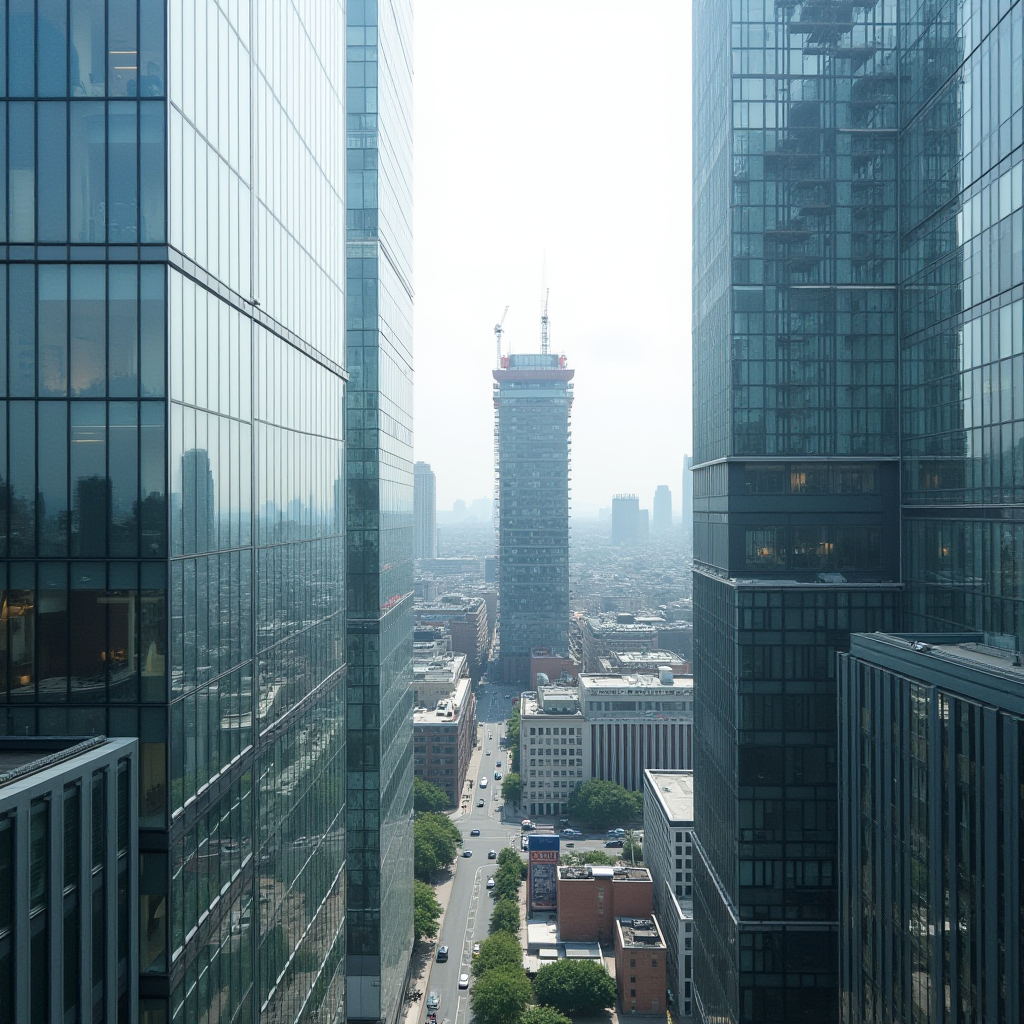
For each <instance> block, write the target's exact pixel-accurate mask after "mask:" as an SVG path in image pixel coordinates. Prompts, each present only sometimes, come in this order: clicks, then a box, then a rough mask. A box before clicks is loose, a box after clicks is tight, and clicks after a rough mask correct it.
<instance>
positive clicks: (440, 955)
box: [437, 946, 448, 964]
mask: <svg viewBox="0 0 1024 1024" xmlns="http://www.w3.org/2000/svg"><path fill="white" fill-rule="evenodd" d="M437 962H438V963H439V964H443V963H447V962H448V947H447V946H438V947H437Z"/></svg>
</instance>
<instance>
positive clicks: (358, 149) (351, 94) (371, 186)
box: [346, 0, 413, 1024]
mask: <svg viewBox="0 0 1024 1024" xmlns="http://www.w3.org/2000/svg"><path fill="white" fill-rule="evenodd" d="M347 19H348V51H347V53H348V57H347V65H346V80H347V85H348V92H347V96H348V109H347V118H348V169H347V185H348V206H347V210H346V213H347V217H348V229H347V233H346V245H347V248H346V255H347V266H348V287H347V324H346V346H347V351H348V367H349V370H350V373H351V375H352V376H351V381H350V383H349V388H348V394H347V399H348V464H347V466H348V469H347V486H348V494H347V509H348V513H347V514H348V659H347V660H348V666H349V677H348V832H347V834H348V962H347V969H346V974H347V997H346V999H347V1011H348V1018H349V1020H360V1021H381V1022H384V1024H387V1022H391V1021H394V1020H395V1019H396V1017H397V1016H398V1015H399V1014H400V1013H401V1011H402V1006H403V998H402V997H403V994H404V991H405V975H406V971H407V968H408V964H409V955H410V953H411V951H412V859H413V846H412V780H413V761H412V689H411V683H412V632H413V617H412V605H413V568H412V567H413V455H412V2H411V0H393V2H391V3H378V0H348V4H347Z"/></svg>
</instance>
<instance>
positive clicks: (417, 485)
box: [413, 462, 437, 558]
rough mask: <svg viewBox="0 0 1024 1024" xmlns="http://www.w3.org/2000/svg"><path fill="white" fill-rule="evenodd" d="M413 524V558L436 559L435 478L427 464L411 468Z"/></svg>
mask: <svg viewBox="0 0 1024 1024" xmlns="http://www.w3.org/2000/svg"><path fill="white" fill-rule="evenodd" d="M413 522H414V523H415V526H414V533H413V538H414V545H413V556H414V557H415V558H437V478H436V477H435V476H434V471H433V470H432V469H431V468H430V463H429V462H417V463H416V465H415V466H414V467H413Z"/></svg>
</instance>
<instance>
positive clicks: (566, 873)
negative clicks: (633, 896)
mask: <svg viewBox="0 0 1024 1024" xmlns="http://www.w3.org/2000/svg"><path fill="white" fill-rule="evenodd" d="M558 877H559V878H562V879H566V880H567V881H573V882H578V881H583V880H585V879H588V878H610V879H611V880H612V881H613V882H649V881H650V880H651V873H650V871H648V870H647V868H634V867H628V866H626V865H621V866H620V865H615V866H612V865H610V864H559V865H558Z"/></svg>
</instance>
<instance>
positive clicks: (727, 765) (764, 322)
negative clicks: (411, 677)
mask: <svg viewBox="0 0 1024 1024" xmlns="http://www.w3.org/2000/svg"><path fill="white" fill-rule="evenodd" d="M694 13H695V20H694V25H695V43H694V54H695V64H694V89H695V102H694V110H695V119H694V133H695V161H694V167H695V181H694V225H695V237H694V256H695V258H694V266H695V276H694V380H695V389H694V393H695V446H696V453H695V457H694V568H695V580H694V620H695V631H694V642H695V675H696V676H697V677H698V679H699V680H700V686H699V688H698V697H697V708H696V712H697V719H698V721H697V729H696V736H697V740H698V742H697V744H696V750H695V775H696V777H697V794H696V798H697V810H696V821H697V834H698V839H699V842H698V854H699V856H698V858H697V862H696V865H695V868H696V904H697V928H696V935H697V940H698V954H697V958H696V965H695V966H696V979H695V981H696V988H697V992H698V996H699V999H700V1001H701V1004H702V1007H703V1011H704V1013H705V1015H706V1017H707V1019H708V1020H709V1021H716V1022H717V1021H783V1020H784V1021H792V1020H815V1021H819V1020H821V1021H827V1020H835V1019H836V1018H837V1016H838V1013H839V999H838V988H837V986H838V976H837V968H838V957H837V941H838V939H837V936H839V935H845V934H846V931H845V925H844V923H843V922H841V921H840V920H839V918H838V910H837V906H836V897H837V888H836V885H837V865H836V847H835V843H836V821H837V815H836V800H837V795H838V794H837V791H836V788H835V780H836V749H835V735H836V732H835V722H836V681H835V673H836V658H835V653H836V651H837V650H842V649H844V648H845V647H846V646H847V645H848V643H849V633H850V632H851V631H862V630H863V631H871V630H876V629H880V630H888V629H890V628H891V626H893V625H899V626H900V627H901V628H906V629H913V630H915V631H925V630H927V631H939V630H955V631H963V630H979V631H980V630H984V631H990V632H997V633H1010V634H1015V635H1016V636H1020V634H1021V631H1022V628H1021V627H1022V622H1021V601H1022V600H1024V591H1022V589H1021V587H1020V586H1019V576H1020V572H1019V565H1020V562H1021V557H1022V556H1021V552H1022V551H1024V546H1022V545H1024V533H1021V530H1020V528H1019V527H1018V526H1016V525H1015V522H1016V521H1017V520H1018V519H1019V518H1020V517H1021V511H1020V507H1021V502H1022V498H1024V492H1022V490H1021V481H1022V480H1024V460H1022V459H1021V458H1020V452H1021V451H1022V450H1024V449H1022V445H1024V433H1022V431H1024V411H1022V410H1024V400H1022V395H1024V385H1022V384H1021V381H1024V376H1022V373H1024V370H1022V367H1024V329H1022V317H1021V309H1022V302H1024V300H1022V298H1021V287H1022V284H1024V268H1022V249H1024V229H1022V220H1021V217H1022V215H1024V211H1022V205H1024V195H1022V192H1024V189H1022V185H1021V180H1022V179H1021V166H1022V165H1021V152H1022V151H1021V143H1022V105H1024V96H1022V88H1024V87H1022V81H1024V75H1022V60H1024V40H1022V32H1024V3H1022V2H1021V0H970V2H968V0H963V2H957V3H937V2H936V3H929V2H919V0H861V2H857V3H852V4H851V3H838V2H826V0H806V2H782V0H735V2H733V3H732V4H731V5H729V4H721V3H715V2H711V0H706V2H701V3H698V4H697V5H696V7H695V12H694ZM881 727H883V728H887V726H886V725H885V723H883V724H882V726H881ZM872 1019H873V1018H872Z"/></svg>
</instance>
